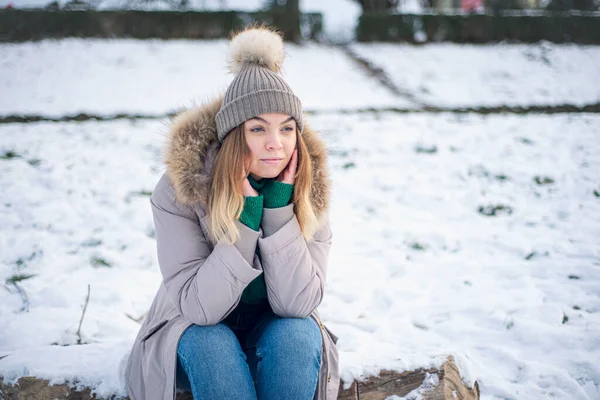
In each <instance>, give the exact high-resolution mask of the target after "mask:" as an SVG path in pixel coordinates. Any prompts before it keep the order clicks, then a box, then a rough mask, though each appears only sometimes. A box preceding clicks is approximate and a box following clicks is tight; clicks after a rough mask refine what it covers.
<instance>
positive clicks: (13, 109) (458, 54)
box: [0, 39, 600, 117]
mask: <svg viewBox="0 0 600 400" xmlns="http://www.w3.org/2000/svg"><path fill="white" fill-rule="evenodd" d="M351 49H352V50H353V51H354V52H356V53H358V55H359V56H361V57H364V58H366V59H368V60H370V61H371V62H373V63H374V64H375V67H377V68H382V69H383V70H384V71H385V72H386V73H387V75H388V76H389V77H390V78H391V80H392V81H393V82H394V84H395V85H396V86H397V87H398V88H399V89H400V90H401V91H402V92H403V93H404V96H396V95H394V94H393V93H392V91H391V90H390V89H389V88H387V87H385V86H384V85H383V84H381V83H380V82H379V81H378V80H377V79H376V78H374V77H371V76H368V75H367V74H366V72H365V70H364V69H363V68H362V67H361V66H360V65H359V64H358V63H356V62H355V61H353V60H352V59H350V58H349V57H347V56H346V54H345V53H344V52H343V50H341V49H340V48H338V47H333V46H327V45H318V44H314V43H308V44H306V45H302V46H298V45H292V44H289V45H287V47H286V51H287V58H286V60H285V62H284V75H285V77H286V79H287V81H288V83H289V84H290V86H291V87H292V89H293V90H294V91H295V92H296V93H297V94H298V96H299V97H300V98H301V99H302V101H303V104H304V107H305V108H306V109H307V110H309V111H327V110H330V111H333V110H345V111H354V110H358V109H371V108H403V109H414V108H419V107H420V106H421V105H422V104H429V105H432V106H438V107H477V106H504V105H506V106H528V105H561V104H571V105H577V106H582V105H585V104H590V103H592V104H593V103H598V102H600V85H599V84H598V82H600V69H599V68H597V67H596V66H597V65H600V47H597V46H574V45H550V44H547V43H542V44H535V45H510V46H509V45H497V46H493V45H484V46H472V45H455V44H433V45H424V46H409V45H402V44H396V45H393V44H353V45H351ZM226 54H227V47H226V41H225V40H215V41H192V40H172V41H161V40H126V39H122V40H81V39H66V40H60V41H51V40H46V41H41V42H29V43H22V44H0V92H3V93H10V96H0V115H12V114H25V115H41V116H46V117H60V116H63V115H74V114H78V113H89V114H94V115H102V116H112V115H116V114H120V113H124V114H143V115H156V116H163V115H165V114H167V113H169V112H173V111H175V110H179V109H181V108H185V107H189V106H191V105H193V104H194V103H199V102H202V101H204V100H205V99H206V98H207V97H212V96H214V95H216V94H218V93H221V92H222V91H223V88H224V87H226V85H227V84H228V83H229V82H230V80H231V78H232V76H231V75H229V74H227V72H226V65H227V64H226ZM115 82H118V85H115V84H114V83H115Z"/></svg>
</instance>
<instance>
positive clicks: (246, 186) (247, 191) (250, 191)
mask: <svg viewBox="0 0 600 400" xmlns="http://www.w3.org/2000/svg"><path fill="white" fill-rule="evenodd" d="M242 193H243V194H244V196H246V197H248V196H258V192H257V191H256V190H254V188H253V187H252V185H251V184H250V181H249V180H248V178H246V179H244V182H243V183H242Z"/></svg>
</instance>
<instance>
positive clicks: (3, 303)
mask: <svg viewBox="0 0 600 400" xmlns="http://www.w3.org/2000/svg"><path fill="white" fill-rule="evenodd" d="M598 9H599V2H598V1H597V0H488V1H486V0H431V1H419V0H397V1H391V0H370V1H369V0H364V1H355V0H287V1H285V0H277V1H265V0H256V1H250V0H248V1H242V0H90V1H83V0H70V1H63V0H60V1H53V2H49V1H45V0H0V381H2V380H3V381H4V382H5V383H7V382H8V383H11V382H12V383H14V382H16V380H17V379H18V378H19V377H21V376H24V375H32V376H36V377H39V378H45V379H53V380H54V382H64V381H66V382H71V383H73V382H76V383H78V384H80V385H83V386H87V387H90V388H92V389H94V390H95V393H96V395H97V396H98V398H108V397H111V398H112V396H115V395H117V396H124V395H125V389H124V383H123V375H122V370H123V363H124V361H125V360H126V356H127V354H128V351H129V349H130V346H131V343H132V341H133V339H134V338H135V335H136V334H137V332H138V330H139V324H140V322H141V320H142V318H143V316H144V313H145V312H146V311H147V310H148V308H149V306H150V303H151V301H152V299H153V297H154V294H155V292H156V289H157V287H158V286H159V285H160V283H161V279H162V277H161V275H160V271H159V267H158V263H157V259H156V242H155V233H154V224H153V220H152V215H151V211H150V205H149V196H150V195H151V194H152V190H153V189H154V185H155V184H156V182H157V181H158V179H159V178H160V176H161V175H162V174H163V173H164V171H165V166H164V163H163V151H164V150H163V149H164V146H165V143H166V140H167V137H168V132H169V126H170V121H171V117H172V116H173V115H175V114H176V113H177V112H179V111H181V110H182V109H186V108H189V107H194V106H197V105H199V104H202V103H203V102H205V101H206V100H208V99H212V98H214V97H216V96H218V95H220V94H222V93H223V92H224V90H225V88H226V87H227V85H228V83H229V82H230V80H231V79H232V76H231V75H229V74H228V72H227V69H226V65H227V62H226V59H227V37H228V36H229V35H230V33H231V32H232V31H235V30H238V29H242V28H243V27H244V26H247V25H248V24H254V23H265V24H267V25H272V26H275V27H277V28H278V29H280V30H281V31H282V32H283V34H284V37H285V39H286V41H287V42H286V60H285V62H284V65H283V74H284V77H285V79H286V80H287V82H288V83H289V84H290V86H291V87H292V89H293V90H294V92H295V93H296V94H297V95H298V96H299V97H300V99H301V100H302V102H303V106H304V110H305V112H306V114H307V119H308V123H309V124H310V125H311V126H313V127H315V128H316V129H317V130H318V131H320V133H321V135H322V137H323V139H324V140H325V142H326V143H327V146H328V151H329V161H328V162H329V165H330V169H331V178H332V182H333V192H332V207H331V221H332V229H333V232H334V246H333V249H332V253H331V262H330V268H329V272H328V277H327V294H326V296H325V299H324V300H323V303H322V304H321V306H320V311H321V315H322V317H323V320H324V321H325V323H326V324H327V326H328V327H329V328H330V329H331V330H332V331H333V332H334V333H336V334H337V335H338V336H339V337H340V341H339V342H338V346H339V350H340V361H341V367H342V378H343V380H344V381H345V382H346V383H347V384H349V383H350V382H352V380H353V379H357V378H361V377H366V376H372V375H377V374H378V372H379V370H381V369H394V370H396V371H411V370H415V369H419V368H429V367H435V366H439V365H441V364H442V362H443V361H444V360H445V359H446V357H447V356H448V355H452V356H454V358H455V360H456V362H457V365H458V366H459V369H460V373H461V376H462V378H463V379H464V381H465V382H466V383H467V384H468V385H473V384H474V382H475V381H477V382H478V384H479V388H480V389H481V398H483V399H546V398H553V399H565V400H567V399H568V400H574V399H584V400H597V399H600V364H599V363H598V360H599V359H600V338H599V337H598V334H597V333H598V332H599V331H600V274H599V271H600V269H599V268H600V240H599V238H600V223H599V219H598V215H600V46H599V45H600V23H599V22H600V11H598ZM88 285H89V288H90V291H89V292H88ZM84 306H85V309H86V311H85V316H84V317H83V314H82V310H83V309H84ZM418 384H419V385H420V383H418ZM431 385H432V383H431V380H429V381H428V382H425V383H423V385H422V387H421V389H419V390H421V391H420V392H419V391H417V392H414V393H413V394H412V395H409V394H407V393H403V394H402V393H399V394H398V395H399V396H400V395H402V396H405V397H403V398H410V399H415V398H419V397H418V396H420V394H419V393H422V392H423V391H425V390H428V388H429V389H430V388H431ZM417 389H418V388H415V390H417Z"/></svg>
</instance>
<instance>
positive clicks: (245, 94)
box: [216, 27, 303, 142]
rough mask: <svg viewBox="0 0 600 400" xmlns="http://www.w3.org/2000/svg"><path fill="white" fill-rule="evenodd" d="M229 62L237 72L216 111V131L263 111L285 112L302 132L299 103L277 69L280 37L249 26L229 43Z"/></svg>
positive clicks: (224, 132)
mask: <svg viewBox="0 0 600 400" xmlns="http://www.w3.org/2000/svg"><path fill="white" fill-rule="evenodd" d="M229 47H230V54H229V64H230V70H231V72H232V73H234V74H237V75H236V77H235V78H234V79H233V81H232V82H231V83H230V84H229V87H228V88H227V91H226V92H225V97H224V99H223V104H222V105H221V109H220V110H219V112H218V113H217V116H216V121H217V134H218V136H219V140H220V141H221V142H222V141H223V139H225V136H227V134H228V133H229V132H230V131H231V130H232V129H233V128H235V127H236V126H238V125H240V124H242V123H243V122H244V121H246V120H248V119H250V118H253V117H256V116H257V115H260V114H265V113H281V114H287V115H289V116H291V117H293V118H294V119H295V120H296V124H297V125H298V130H299V131H300V132H302V129H303V127H302V103H301V102H300V99H298V97H297V96H296V95H295V94H294V93H293V92H292V89H291V88H290V87H289V86H288V84H287V83H286V82H285V81H284V80H283V78H282V77H281V75H279V71H280V70H281V64H282V63H283V58H284V56H285V53H284V50H283V39H282V38H281V36H280V35H279V34H277V33H276V32H273V31H271V30H269V29H267V28H263V27H259V28H249V29H246V30H244V31H242V32H240V33H238V34H237V35H235V36H234V37H233V38H232V39H231V41H230V43H229Z"/></svg>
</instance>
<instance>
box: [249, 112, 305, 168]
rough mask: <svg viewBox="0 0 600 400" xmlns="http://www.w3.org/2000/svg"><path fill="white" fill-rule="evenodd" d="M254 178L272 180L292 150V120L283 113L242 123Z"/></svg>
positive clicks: (293, 125)
mask: <svg viewBox="0 0 600 400" xmlns="http://www.w3.org/2000/svg"><path fill="white" fill-rule="evenodd" d="M244 137H245V138H246V143H248V147H249V148H250V160H249V161H250V171H249V172H250V174H251V175H252V177H253V178H254V179H262V178H275V177H277V176H278V175H279V174H280V173H281V171H283V169H284V168H285V167H286V166H287V165H288V163H289V161H290V158H291V157H292V153H293V152H294V149H295V148H296V121H295V120H294V119H293V118H292V117H290V116H289V115H286V114H273V113H270V114H261V115H259V116H257V117H254V118H251V119H249V120H247V121H246V122H244Z"/></svg>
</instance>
